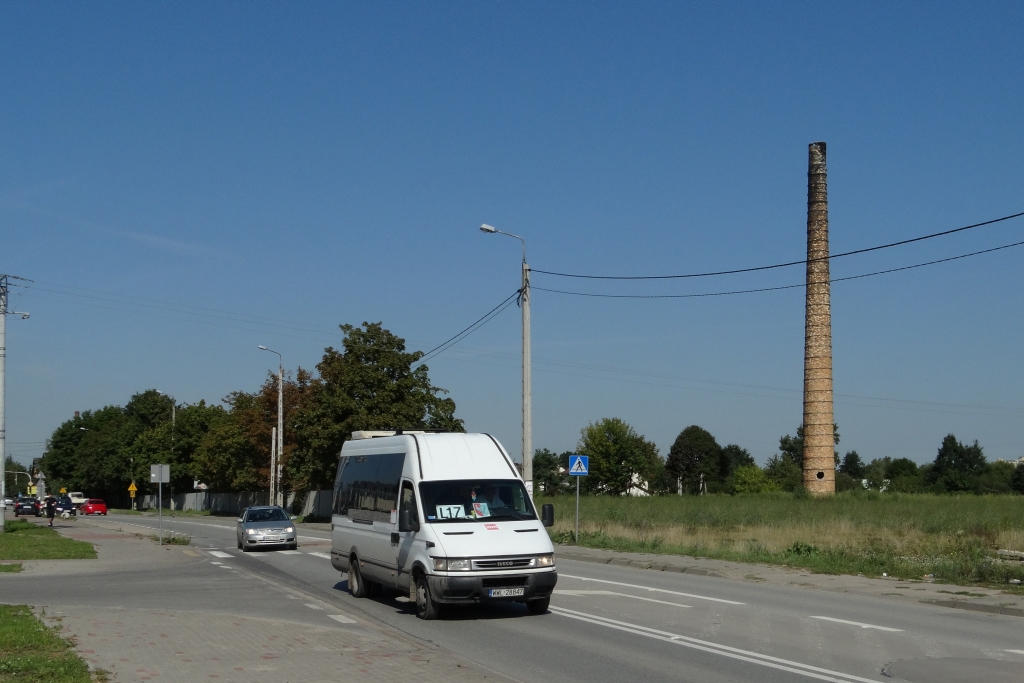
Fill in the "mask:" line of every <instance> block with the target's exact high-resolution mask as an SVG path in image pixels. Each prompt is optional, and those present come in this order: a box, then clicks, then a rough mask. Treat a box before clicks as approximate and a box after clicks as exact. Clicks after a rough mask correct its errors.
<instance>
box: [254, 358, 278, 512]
mask: <svg viewBox="0 0 1024 683" xmlns="http://www.w3.org/2000/svg"><path fill="white" fill-rule="evenodd" d="M256 348H257V349H259V350H260V351H269V352H270V353H276V354H277V440H276V442H275V443H274V444H273V446H274V447H273V448H271V449H270V504H271V505H278V504H279V503H278V496H279V494H280V491H278V488H279V486H280V483H281V481H280V480H281V473H280V471H279V470H280V467H281V466H280V465H278V464H277V461H278V460H279V459H280V460H281V461H282V463H283V460H284V360H282V358H281V354H280V353H277V351H275V350H273V349H268V348H267V347H266V346H263V345H259V346H257V347H256Z"/></svg>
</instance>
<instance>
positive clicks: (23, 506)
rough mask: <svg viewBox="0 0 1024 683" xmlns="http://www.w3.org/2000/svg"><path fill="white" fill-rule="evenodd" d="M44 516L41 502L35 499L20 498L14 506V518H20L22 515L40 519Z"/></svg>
mask: <svg viewBox="0 0 1024 683" xmlns="http://www.w3.org/2000/svg"><path fill="white" fill-rule="evenodd" d="M41 514H43V513H42V509H41V506H40V505H39V501H38V500H36V499H35V498H19V499H18V501H17V502H16V503H15V504H14V516H15V517H20V516H21V515H35V516H36V517H38V516H39V515H41Z"/></svg>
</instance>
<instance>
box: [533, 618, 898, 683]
mask: <svg viewBox="0 0 1024 683" xmlns="http://www.w3.org/2000/svg"><path fill="white" fill-rule="evenodd" d="M549 609H550V610H551V611H552V612H554V613H555V614H559V615H561V616H563V617H568V618H570V619H577V620H579V621H586V622H588V623H591V624H596V625H598V626H605V627H607V628H612V629H615V630H618V631H625V632H627V633H633V634H635V635H638V636H645V637H647V638H654V639H655V640H661V641H664V642H667V643H675V644H676V645H682V646H683V647H689V648H692V649H694V650H703V651H704V652H710V653H712V654H716V655H721V656H723V657H730V658H732V659H738V660H741V661H744V662H750V663H751V664H759V665H761V666H767V667H770V668H772V669H780V670H782V671H789V672H790V673H795V674H800V675H801V676H807V677H809V678H817V679H819V680H822V681H831V682H832V683H850V681H859V682H860V683H878V681H876V680H873V679H871V678H861V677H860V676H854V675H852V674H844V673H842V672H841V671H831V670H829V669H822V668H821V667H817V666H811V665H810V664H803V663H801V662H794V661H791V660H788V659H780V658H779V657H772V656H770V655H764V654H761V653H760V652H752V651H750V650H741V649H740V648H738V647H730V646H728V645H720V644H718V643H712V642H709V641H707V640H699V639H697V638H690V637H689V636H682V635H679V634H677V633H669V632H668V631H659V630H657V629H653V628H649V627H647V626H640V625H639V624H630V623H628V622H625V621H616V620H615V619H609V618H607V617H599V616H597V615H596V614H587V613H585V612H576V611H575V610H570V609H565V608H564V607H555V606H551V607H550V608H549Z"/></svg>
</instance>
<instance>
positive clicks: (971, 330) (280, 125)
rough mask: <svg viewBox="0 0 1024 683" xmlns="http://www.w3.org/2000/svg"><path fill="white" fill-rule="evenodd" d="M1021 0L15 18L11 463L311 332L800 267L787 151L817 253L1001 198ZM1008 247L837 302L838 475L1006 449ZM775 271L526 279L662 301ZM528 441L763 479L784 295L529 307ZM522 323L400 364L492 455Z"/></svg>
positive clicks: (789, 369) (776, 423)
mask: <svg viewBox="0 0 1024 683" xmlns="http://www.w3.org/2000/svg"><path fill="white" fill-rule="evenodd" d="M1022 19H1024V8H1022V6H1021V5H1020V4H1018V3H970V4H969V5H963V4H958V3H935V2H928V3H901V4H895V3H859V4H856V5H851V6H843V5H840V4H838V3H817V4H814V5H811V4H808V3H771V4H768V3H765V4H754V3H718V2H716V3H712V2H707V3H654V2H651V3H558V4H554V3H530V2H516V3H509V2H480V3H466V2H463V3H362V4H359V3H348V4H340V3H330V4H326V3H274V4H271V3H262V4H251V3H240V2H239V3H187V2H179V3H139V4H126V3H76V4H52V3H25V2H8V3H4V4H3V5H2V6H0V92H2V93H3V95H2V97H0V146H2V147H0V272H7V273H11V274H15V275H20V276H23V277H28V278H32V279H33V280H35V281H36V285H35V287H34V288H31V289H18V290H15V291H16V295H15V296H14V297H13V298H12V303H13V304H14V305H15V306H16V307H18V309H19V310H27V311H30V312H31V313H32V317H31V318H30V319H29V320H25V321H22V320H19V319H17V318H13V317H12V318H11V319H9V320H8V366H7V368H8V375H7V397H8V399H7V400H8V414H7V415H8V444H9V446H8V448H9V451H12V452H14V454H15V456H16V457H18V458H19V459H22V460H27V459H29V458H31V457H32V456H34V455H39V454H40V453H41V452H42V443H41V442H43V441H44V440H45V439H46V438H47V437H48V436H49V434H50V433H51V432H52V430H53V429H54V428H55V427H56V426H57V425H58V424H59V423H60V422H61V421H63V420H65V419H67V418H69V417H70V416H71V415H72V414H73V412H74V411H75V410H85V409H90V408H98V407H100V406H102V405H105V404H111V403H117V404H123V403H124V402H125V401H127V399H128V398H129V396H130V395H131V394H132V393H134V392H136V391H141V390H143V389H146V388H150V387H154V388H158V389H161V390H163V391H167V392H170V393H171V394H173V395H174V396H175V397H176V398H177V399H178V400H180V401H185V402H195V401H198V400H199V399H203V398H205V399H207V400H214V401H215V400H219V399H220V398H221V397H223V396H225V395H226V394H227V393H228V392H229V391H232V390H237V389H253V388H255V387H256V386H258V385H259V383H260V382H261V381H262V380H263V378H264V377H265V373H266V371H267V370H268V369H269V368H270V367H271V366H273V365H274V362H275V361H276V358H275V357H273V356H270V355H269V354H266V353H263V352H260V351H258V350H257V349H256V345H257V344H265V345H267V346H270V347H272V348H276V349H278V350H279V351H281V352H282V353H283V354H284V358H285V364H286V366H287V367H289V368H291V369H294V368H295V367H296V366H297V365H301V366H303V367H312V366H314V365H315V364H316V362H317V361H318V360H319V358H320V356H321V354H322V352H323V348H324V347H325V346H327V345H335V346H336V345H338V343H339V339H340V335H339V333H338V332H337V327H336V326H337V325H338V324H339V323H353V324H358V323H360V322H362V321H364V320H370V321H383V323H384V324H385V326H387V327H388V328H390V329H391V330H393V331H394V332H395V333H397V334H399V335H401V336H403V337H405V338H406V339H407V340H408V341H409V345H410V346H411V347H412V348H419V349H427V348H430V347H432V346H434V345H435V344H437V343H439V342H441V341H443V340H444V339H446V338H448V337H449V336H451V335H452V334H454V333H455V332H457V331H458V330H460V329H462V328H463V327H464V326H465V325H467V324H469V323H470V322H472V321H473V320H474V319H476V318H477V317H478V316H480V315H482V314H483V313H484V312H486V311H487V310H489V309H490V308H491V307H492V306H494V305H495V304H497V303H498V302H499V301H501V300H502V299H503V298H505V296H507V295H508V294H509V293H511V292H512V291H514V290H515V289H516V288H517V286H518V278H519V266H518V262H519V258H520V252H519V245H518V243H517V242H515V241H513V240H510V239H507V238H503V237H500V236H486V235H483V234H481V233H480V232H479V231H478V230H477V227H478V226H479V224H480V223H483V222H486V223H490V224H493V225H495V226H497V227H499V228H501V229H503V230H507V231H509V232H514V233H517V234H520V235H522V236H523V237H525V238H526V241H527V248H528V257H529V261H530V263H531V265H532V266H533V267H535V268H538V269H545V270H555V271H568V272H581V273H596V274H666V273H680V272H691V271H697V270H701V271H702V270H716V269H721V268H732V267H746V266H756V265H762V264H766V263H774V262H779V261H789V260H795V259H799V258H802V256H803V252H804V249H805V239H806V232H805V229H806V228H805V225H806V213H805V212H806V164H807V144H808V143H810V142H813V141H816V140H824V141H826V142H827V143H828V155H829V156H828V163H829V184H830V209H831V246H832V251H833V253H836V252H839V251H845V250H849V249H855V248H859V247H864V246H871V245H874V244H878V243H882V242H888V241H892V240H897V239H902V238H906V237H913V236H916V235H919V234H924V233H930V232H934V231H938V230H943V229H948V228H954V227H958V226H960V225H965V224H968V223H973V222H977V221H981V220H986V219H989V218H995V217H998V216H1003V215H1006V214H1011V213H1016V212H1019V211H1022V210H1024V195H1022V192H1021V188H1022V187H1024V173H1022V162H1021V159H1022V158H1024V127H1022V126H1021V118H1020V113H1021V111H1024V92H1022V81H1021V77H1020V74H1021V72H1022V67H1024V43H1022V42H1021V40H1020V30H1021V27H1022V23H1024V22H1022ZM1021 235H1024V219H1018V220H1016V221H1008V222H1005V223H1001V224H999V225H996V226H991V227H987V228H982V229H978V230H974V231H970V232H968V233H964V234H960V235H957V236H950V237H946V238H940V239H936V240H931V241H928V242H924V243H919V244H916V245H912V246H907V247H901V248H896V249H891V250H886V251H884V252H878V253H874V254H870V255H864V256H858V257H850V258H848V259H842V260H837V261H836V262H835V263H834V264H833V276H837V277H841V276H845V275H853V274H858V273H863V272H869V271H873V270H878V269H882V268H890V267H898V266H902V265H908V264H912V263H917V262H921V261H926V260H929V259H933V258H942V257H946V256H952V255H956V254H960V253H964V252H969V251H974V250H977V249H984V248H988V247H993V246H998V245H1001V244H1005V243H1009V242H1014V241H1019V240H1022V239H1024V237H1022V236H1021ZM1021 249H1024V248H1019V249H1016V250H1014V249H1008V250H1005V251H1001V252H997V253H995V254H990V255H986V256H980V257H976V258H973V259H965V260H962V261H957V262H954V263H950V264H943V265H939V266H932V267H930V268H922V269H918V270H913V271H908V272H904V273H898V274H892V275H885V276H879V277H874V278H868V279H864V280H855V281H852V282H844V283H837V284H836V285H834V287H833V299H832V301H833V333H834V358H835V361H834V364H835V388H836V393H837V397H836V419H837V422H838V423H839V427H840V432H841V434H842V443H841V444H840V447H839V448H840V450H841V451H846V450H848V449H856V450H858V451H859V452H860V453H861V455H862V457H864V458H865V459H871V458H873V457H880V456H884V455H890V456H893V457H910V458H912V459H915V460H917V461H921V462H923V461H928V460H931V459H932V458H933V457H934V453H935V450H936V449H937V448H938V445H939V443H940V441H941V439H942V437H943V436H944V435H945V434H947V433H949V432H953V433H955V434H956V435H957V436H958V437H959V438H961V439H962V440H970V441H973V440H974V439H977V440H978V441H979V442H980V443H981V445H982V446H983V447H984V448H985V452H986V454H987V455H988V456H989V458H990V459H994V458H1000V457H1001V458H1017V457H1020V456H1021V455H1024V447H1022V443H1024V442H1022V438H1024V421H1022V420H1021V418H1022V416H1024V397H1022V396H1021V386H1022V384H1024V368H1022V365H1021V361H1020V348H1021V343H1020V341H1021V335H1022V331H1024V330H1022V325H1021V316H1020V315H1019V311H1020V310H1021V308H1022V304H1024V288H1022V286H1021V285H1022V281H1021V280H1022V276H1021V269H1020V268H1019V264H1020V261H1021V255H1022V253H1024V252H1022V251H1021ZM801 281H802V270H801V269H800V268H791V269H783V270H780V271H771V272H768V273H761V274H755V275H743V276H731V277H722V278H709V279H707V280H705V281H699V282H696V281H683V282H662V283H599V282H585V281H571V280H563V279H559V278H552V277H550V276H543V275H540V274H537V275H535V276H534V281H533V284H534V286H535V287H547V288H554V289H570V290H575V291H588V292H607V293H660V294H664V293H689V292H711V291H720V290H728V289H744V288H751V287H762V286H775V285H784V284H796V283H799V282H801ZM533 344H534V356H535V359H534V378H533V381H534V415H535V417H534V423H535V430H534V445H535V447H538V448H540V447H548V448H552V449H555V450H565V449H571V448H572V447H573V446H574V445H575V443H576V441H577V439H578V436H579V431H580V429H581V428H582V427H583V426H584V425H586V424H587V423H588V422H590V421H593V420H595V419H599V418H602V417H612V416H617V417H621V418H623V419H625V420H627V421H628V422H630V423H631V424H633V425H634V426H635V427H636V428H637V430H638V431H640V432H641V433H643V434H645V435H646V436H647V437H648V438H651V439H653V440H654V441H655V442H656V443H657V444H658V445H659V447H660V448H661V451H662V453H665V452H667V450H668V447H669V446H670V445H671V442H672V440H673V439H674V438H675V436H676V434H678V432H679V431H680V430H682V429H683V428H684V427H686V426H687V425H690V424H699V425H701V426H703V427H705V428H707V429H709V430H710V431H711V432H712V433H713V434H714V435H715V436H716V437H717V438H718V439H719V441H720V442H722V443H738V444H740V445H742V446H744V447H746V448H748V449H750V450H751V451H752V453H753V454H754V455H755V457H756V458H757V459H758V460H759V461H761V462H763V461H764V460H765V459H766V458H767V457H769V456H770V455H771V454H772V453H774V452H775V450H776V447H777V444H778V438H779V436H781V435H783V434H786V433H792V432H793V431H794V430H795V428H796V426H797V425H798V424H799V423H800V420H801V404H800V388H801V382H802V359H803V294H802V291H801V290H799V289H796V290H784V291H780V292H769V293H761V294H749V295H742V296H731V297H709V298H702V299H677V300H614V299H590V298H582V297H573V296H566V295H561V294H554V293H549V292H541V291H535V292H534V298H533ZM518 354H519V318H518V309H516V308H515V307H512V308H510V309H508V310H506V311H505V312H504V313H503V314H502V315H501V316H499V317H498V318H496V319H495V320H494V321H493V322H491V323H490V324H489V325H487V326H486V327H484V328H483V329H481V330H480V331H479V332H477V333H475V334H474V335H472V336H471V337H469V338H468V339H467V340H466V341H465V342H463V344H461V345H460V346H457V347H455V348H454V349H452V350H451V351H449V352H448V353H446V354H444V355H442V356H439V357H438V358H437V359H436V360H433V361H431V362H430V364H429V365H430V368H431V376H432V378H433V379H434V381H435V383H436V384H437V385H439V386H441V387H445V388H447V389H449V390H450V391H451V395H452V397H453V398H454V399H455V401H456V403H457V405H458V413H457V414H458V415H459V416H460V417H462V418H463V419H465V421H466V426H467V427H468V428H469V429H470V430H478V431H488V432H492V433H494V434H496V435H497V436H498V437H499V438H500V439H501V440H502V441H503V442H504V443H505V445H506V446H507V447H508V448H509V449H510V450H511V451H513V452H517V451H518V450H519V449H520V441H519V419H520V413H519V400H520V396H519V357H518Z"/></svg>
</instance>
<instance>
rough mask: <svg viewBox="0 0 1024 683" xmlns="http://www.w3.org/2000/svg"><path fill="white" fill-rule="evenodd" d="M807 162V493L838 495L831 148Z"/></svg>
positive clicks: (816, 151)
mask: <svg viewBox="0 0 1024 683" xmlns="http://www.w3.org/2000/svg"><path fill="white" fill-rule="evenodd" d="M808 152H809V154H808V163H807V309H806V313H805V317H804V488H805V489H807V491H808V492H809V493H811V494H813V495H816V496H824V495H829V494H833V493H835V492H836V470H835V459H834V454H833V449H834V446H835V442H834V440H833V432H832V430H833V423H834V418H833V414H832V310H831V308H832V307H831V300H830V294H829V268H828V182H827V177H826V176H827V172H826V169H825V143H824V142H813V143H811V144H810V147H809V150H808Z"/></svg>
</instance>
